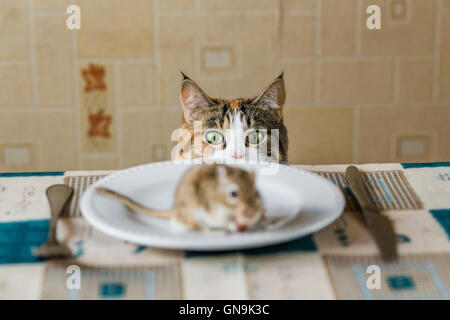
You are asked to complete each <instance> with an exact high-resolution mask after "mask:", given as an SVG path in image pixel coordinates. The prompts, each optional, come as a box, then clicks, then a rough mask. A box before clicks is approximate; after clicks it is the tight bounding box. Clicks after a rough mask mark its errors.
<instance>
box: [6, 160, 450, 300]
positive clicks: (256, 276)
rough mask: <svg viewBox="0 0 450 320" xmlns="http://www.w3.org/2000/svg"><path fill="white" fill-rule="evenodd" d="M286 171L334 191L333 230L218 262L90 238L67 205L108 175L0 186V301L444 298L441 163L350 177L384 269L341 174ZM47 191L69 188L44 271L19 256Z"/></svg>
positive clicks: (18, 176)
mask: <svg viewBox="0 0 450 320" xmlns="http://www.w3.org/2000/svg"><path fill="white" fill-rule="evenodd" d="M297 167H299V168H302V169H305V170H309V171H313V172H316V173H318V174H320V175H322V176H324V177H325V178H327V179H329V180H331V181H332V182H334V183H336V184H337V185H338V186H339V187H340V188H341V189H342V191H343V192H344V194H345V198H346V200H347V204H346V208H345V212H344V213H343V215H342V216H341V218H339V219H338V220H337V221H336V222H335V223H333V224H331V225H330V226H328V227H327V228H325V229H323V230H320V231H318V232H316V233H315V234H313V235H309V236H306V237H303V238H300V239H296V240H294V241H291V242H288V243H284V244H280V245H275V246H270V247H265V248H259V249H252V250H244V251H233V252H226V253H198V252H183V251H174V250H162V249H155V248H149V247H145V246H140V245H136V244H132V243H126V242H124V241H121V240H118V239H115V238H111V237H109V236H106V235H104V234H102V233H101V232H99V231H97V230H95V229H93V228H92V227H91V226H89V225H88V224H87V223H86V221H85V220H84V219H83V218H82V216H81V215H80V212H79V209H78V199H79V197H80V195H81V194H82V192H83V190H85V189H86V187H87V186H88V185H90V184H92V183H93V182H95V181H96V180H98V179H99V178H101V177H102V176H104V175H107V174H109V173H111V171H88V172H82V171H75V172H74V171H72V172H38V173H3V174H0V298H2V299H5V298H8V299H183V298H184V299H448V298H449V292H450V268H449V267H450V242H449V235H450V162H446V163H416V164H407V163H404V164H366V165H358V168H359V169H360V170H361V171H363V172H364V176H365V178H366V184H367V186H368V188H369V190H370V194H371V197H372V199H373V200H374V201H375V203H376V204H377V206H378V207H379V208H380V209H381V210H382V213H383V214H385V215H387V216H389V217H390V218H391V219H392V220H393V223H394V226H395V230H396V233H397V237H398V249H399V254H400V256H399V259H398V260H397V261H395V262H392V263H388V262H385V261H383V260H382V259H381V258H380V256H379V253H378V251H377V248H376V246H375V243H374V241H373V239H372V238H371V236H370V234H369V233H368V232H367V230H366V229H365V227H364V225H363V224H362V222H361V216H360V212H359V209H358V205H357V203H356V202H355V199H354V197H353V195H352V194H351V192H350V191H349V189H348V186H347V184H346V181H345V178H344V171H345V168H346V165H325V166H304V165H302V166H297ZM56 183H67V184H70V185H72V186H73V187H74V188H75V196H74V198H73V200H72V203H71V206H70V210H69V211H68V212H67V214H66V215H65V216H64V217H63V218H61V220H60V221H59V224H58V238H59V239H60V240H61V241H63V242H65V243H67V244H68V246H69V247H70V248H71V250H72V251H73V255H74V258H73V259H71V260H61V261H49V262H45V263H44V262H41V261H38V260H37V259H36V258H35V257H33V255H32V254H31V251H30V248H31V247H33V246H36V245H39V244H41V243H43V242H44V241H45V240H46V237H47V233H48V227H49V217H50V214H49V206H48V203H47V199H46V197H45V189H46V188H47V187H48V186H50V185H52V184H56ZM78 271H81V275H80V273H78ZM78 275H80V277H79V278H74V277H78ZM71 277H72V278H71ZM69 278H70V280H69V281H68V279H69ZM78 280H80V282H79V283H80V284H81V289H79V290H77V289H76V286H75V288H74V284H75V283H78V282H77V281H78ZM70 281H71V282H70ZM68 282H70V283H72V285H70V283H69V285H68V284H67V283H68Z"/></svg>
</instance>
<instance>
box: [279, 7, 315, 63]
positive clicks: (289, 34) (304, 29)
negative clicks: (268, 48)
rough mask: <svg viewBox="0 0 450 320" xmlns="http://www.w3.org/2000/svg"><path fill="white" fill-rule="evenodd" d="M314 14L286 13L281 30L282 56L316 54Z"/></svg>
mask: <svg viewBox="0 0 450 320" xmlns="http://www.w3.org/2000/svg"><path fill="white" fill-rule="evenodd" d="M314 43H315V41H314V16H313V15H309V14H285V15H284V17H283V24H282V31H281V56H282V57H298V56H312V55H314Z"/></svg>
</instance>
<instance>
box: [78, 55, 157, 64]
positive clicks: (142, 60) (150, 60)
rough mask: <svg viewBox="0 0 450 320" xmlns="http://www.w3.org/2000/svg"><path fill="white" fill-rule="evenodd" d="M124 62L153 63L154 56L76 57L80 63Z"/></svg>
mask: <svg viewBox="0 0 450 320" xmlns="http://www.w3.org/2000/svg"><path fill="white" fill-rule="evenodd" d="M116 61H117V62H125V63H154V62H155V59H154V58H142V57H128V58H78V62H81V63H90V62H96V63H105V64H106V63H114V62H116Z"/></svg>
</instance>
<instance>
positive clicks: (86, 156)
mask: <svg viewBox="0 0 450 320" xmlns="http://www.w3.org/2000/svg"><path fill="white" fill-rule="evenodd" d="M80 156H81V157H82V158H84V159H95V158H98V157H108V158H117V157H118V152H107V151H105V152H100V151H95V152H89V153H81V154H80Z"/></svg>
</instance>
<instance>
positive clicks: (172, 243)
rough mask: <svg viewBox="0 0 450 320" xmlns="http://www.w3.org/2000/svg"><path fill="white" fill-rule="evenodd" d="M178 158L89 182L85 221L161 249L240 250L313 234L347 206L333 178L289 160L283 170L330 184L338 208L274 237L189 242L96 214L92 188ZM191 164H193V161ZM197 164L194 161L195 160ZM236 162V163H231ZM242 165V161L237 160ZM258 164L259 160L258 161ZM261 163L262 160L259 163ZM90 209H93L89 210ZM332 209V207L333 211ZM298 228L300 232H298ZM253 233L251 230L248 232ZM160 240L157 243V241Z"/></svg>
mask: <svg viewBox="0 0 450 320" xmlns="http://www.w3.org/2000/svg"><path fill="white" fill-rule="evenodd" d="M177 164H179V162H176V161H170V160H169V161H161V162H153V163H147V164H143V165H138V166H134V167H130V168H126V169H123V170H119V171H117V172H114V173H112V174H110V175H107V176H106V177H103V178H101V179H99V180H98V181H96V182H95V183H93V184H92V185H90V186H89V187H88V188H87V189H86V190H85V192H84V193H83V195H82V197H81V199H80V211H81V214H82V216H83V217H84V218H85V219H86V221H87V222H88V223H89V224H90V225H91V226H93V227H94V228H96V229H97V230H99V231H101V232H103V233H105V234H107V235H109V236H111V237H114V238H118V239H121V240H126V241H129V242H132V243H136V244H141V245H147V246H150V247H154V248H162V249H174V250H192V251H227V250H240V249H251V248H258V247H264V246H268V245H275V244H280V243H284V242H287V241H290V240H294V239H297V238H300V237H304V236H307V235H309V234H312V233H314V232H316V231H319V230H321V229H323V228H324V227H326V226H328V225H330V224H331V223H333V222H334V221H336V220H337V219H338V218H339V217H340V216H341V215H342V213H343V211H344V207H345V198H344V195H343V194H342V191H341V190H340V189H339V188H338V187H337V186H336V185H335V184H334V183H332V182H330V181H329V180H328V179H326V178H324V177H322V176H320V175H318V174H315V173H313V172H310V171H307V170H304V169H300V168H296V167H293V166H290V165H286V164H281V163H280V164H279V165H280V166H282V167H283V168H284V169H283V170H293V171H296V172H297V173H299V174H302V175H307V176H311V177H313V178H314V179H318V180H321V181H322V182H324V183H325V184H326V185H328V187H330V190H331V191H332V192H331V193H332V194H333V196H334V197H333V206H334V207H336V210H332V212H333V213H334V214H329V215H327V216H326V217H324V219H322V220H320V221H318V222H315V223H314V224H311V225H309V226H307V227H304V228H299V229H293V230H291V232H284V233H279V232H277V233H276V235H277V236H276V237H272V236H271V234H273V233H274V232H276V231H277V230H274V231H264V232H263V233H258V234H253V235H254V236H258V237H259V239H258V240H257V241H250V242H246V243H242V244H239V245H236V244H235V243H234V242H233V243H231V244H229V245H224V244H221V245H214V246H211V244H210V243H204V242H197V243H195V244H187V245H186V240H183V239H182V238H179V239H167V238H160V237H157V236H154V237H152V236H151V235H145V236H144V235H142V234H137V235H135V234H132V233H131V232H130V231H129V230H120V229H118V228H116V227H114V226H111V225H110V224H109V223H108V222H105V220H104V219H99V218H98V216H97V214H95V210H94V209H93V208H92V206H91V201H90V200H92V199H93V196H94V195H95V193H94V192H93V190H94V189H95V188H96V187H97V186H100V185H103V184H104V183H105V182H106V183H107V182H108V181H111V180H115V179H117V178H120V177H121V176H123V175H127V174H130V173H135V172H138V171H141V170H146V169H148V168H151V167H157V166H165V165H177ZM189 164H193V163H192V162H191V163H189ZM193 165H195V163H194V164H193ZM228 165H231V166H233V165H234V164H228ZM237 165H239V164H237ZM244 165H246V166H251V165H252V164H248V163H246V164H244ZM256 165H258V164H256ZM260 165H261V164H260ZM89 211H92V212H91V213H89ZM330 212H331V211H330ZM295 231H297V232H295ZM248 235H249V236H251V235H252V234H251V233H250V234H248ZM156 242H157V243H156Z"/></svg>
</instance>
